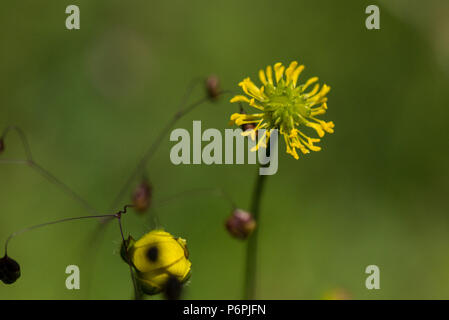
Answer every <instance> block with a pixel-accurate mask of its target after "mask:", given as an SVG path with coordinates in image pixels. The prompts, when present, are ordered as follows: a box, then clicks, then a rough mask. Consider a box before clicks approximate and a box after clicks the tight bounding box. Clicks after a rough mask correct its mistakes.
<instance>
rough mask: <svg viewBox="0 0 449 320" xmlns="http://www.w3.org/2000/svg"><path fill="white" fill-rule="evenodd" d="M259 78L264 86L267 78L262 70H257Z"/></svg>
mask: <svg viewBox="0 0 449 320" xmlns="http://www.w3.org/2000/svg"><path fill="white" fill-rule="evenodd" d="M259 79H260V82H262V83H263V84H264V85H265V86H266V85H267V78H266V77H265V72H264V71H263V70H259Z"/></svg>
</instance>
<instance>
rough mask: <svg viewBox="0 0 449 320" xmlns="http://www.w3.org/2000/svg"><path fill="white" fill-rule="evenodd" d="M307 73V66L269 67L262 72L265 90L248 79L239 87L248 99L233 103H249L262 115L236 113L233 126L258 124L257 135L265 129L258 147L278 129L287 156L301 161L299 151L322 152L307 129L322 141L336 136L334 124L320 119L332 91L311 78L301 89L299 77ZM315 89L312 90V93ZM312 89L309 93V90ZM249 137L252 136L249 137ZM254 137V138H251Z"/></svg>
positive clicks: (236, 98) (294, 63) (234, 100)
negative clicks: (329, 135) (305, 69)
mask: <svg viewBox="0 0 449 320" xmlns="http://www.w3.org/2000/svg"><path fill="white" fill-rule="evenodd" d="M303 70H304V66H303V65H298V63H297V62H296V61H293V62H292V63H290V65H289V66H288V68H285V67H284V66H283V65H282V63H276V64H275V65H274V66H273V68H272V67H271V66H268V67H267V68H266V69H265V70H260V71H259V79H260V81H261V82H262V86H261V87H260V88H259V87H257V86H256V85H255V84H254V83H253V82H252V81H251V79H250V78H245V79H244V80H243V81H242V82H240V83H239V86H240V87H241V88H242V90H243V92H244V93H245V94H246V95H236V96H235V97H233V98H232V99H231V103H234V102H245V103H247V104H249V105H250V106H251V107H253V108H255V109H258V110H259V112H257V113H253V114H243V113H234V114H233V115H231V123H233V124H236V125H238V126H242V125H246V124H255V125H256V127H255V128H254V129H253V130H254V131H253V132H255V131H257V130H259V129H265V130H266V131H265V133H264V135H263V136H261V137H259V139H258V143H257V145H256V146H255V147H254V148H253V149H252V151H255V150H258V149H259V147H266V145H267V142H268V139H269V138H270V130H272V129H278V130H279V132H280V133H281V134H282V135H283V136H284V140H285V143H286V146H287V153H289V154H291V155H292V156H293V157H294V158H295V159H298V158H299V156H298V153H297V152H296V149H297V148H298V149H299V150H301V152H302V153H304V154H306V153H309V152H310V150H312V151H320V150H321V148H320V147H318V146H315V145H314V144H315V143H316V142H319V141H320V139H319V138H311V137H309V136H308V135H306V133H304V132H303V131H304V129H306V128H307V127H308V128H311V129H313V130H314V131H316V133H317V134H318V136H319V137H320V138H321V137H323V136H324V134H325V132H327V133H333V132H334V123H333V122H332V121H330V122H325V121H323V120H320V119H317V118H316V116H318V115H321V114H324V113H325V112H326V110H327V97H326V95H327V93H328V92H329V90H330V87H329V86H328V85H326V84H324V85H323V86H322V87H321V88H320V85H319V84H317V83H316V82H317V81H318V78H317V77H313V78H310V79H309V80H307V81H306V82H305V83H304V84H301V85H297V82H298V77H299V75H300V74H301V72H302V71H303ZM312 85H313V87H312V89H309V88H310V87H311V86H312ZM307 89H309V90H307ZM246 134H248V133H246ZM251 136H252V137H254V134H252V135H251Z"/></svg>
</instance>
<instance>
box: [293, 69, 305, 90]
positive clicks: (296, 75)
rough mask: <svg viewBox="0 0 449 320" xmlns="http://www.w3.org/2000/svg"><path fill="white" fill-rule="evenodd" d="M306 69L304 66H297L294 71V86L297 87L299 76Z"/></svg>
mask: <svg viewBox="0 0 449 320" xmlns="http://www.w3.org/2000/svg"><path fill="white" fill-rule="evenodd" d="M303 70H304V66H303V65H300V66H299V67H298V68H296V70H295V71H293V73H292V83H293V86H294V87H296V83H297V82H298V77H299V75H300V74H301V72H302V71H303Z"/></svg>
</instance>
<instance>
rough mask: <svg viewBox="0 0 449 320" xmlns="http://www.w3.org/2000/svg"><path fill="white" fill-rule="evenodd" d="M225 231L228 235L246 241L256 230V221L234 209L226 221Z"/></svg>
mask: <svg viewBox="0 0 449 320" xmlns="http://www.w3.org/2000/svg"><path fill="white" fill-rule="evenodd" d="M225 225H226V229H227V230H228V232H229V234H230V235H231V236H233V237H235V238H238V239H246V238H248V236H249V235H250V234H251V233H252V232H253V231H254V229H255V228H256V220H254V218H253V216H252V214H251V213H249V212H247V211H244V210H241V209H235V210H234V211H233V212H232V214H231V216H230V217H229V218H228V219H227V220H226V224H225Z"/></svg>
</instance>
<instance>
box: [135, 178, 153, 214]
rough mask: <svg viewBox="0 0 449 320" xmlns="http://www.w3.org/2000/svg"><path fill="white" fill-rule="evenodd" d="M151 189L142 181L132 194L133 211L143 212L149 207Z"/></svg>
mask: <svg viewBox="0 0 449 320" xmlns="http://www.w3.org/2000/svg"><path fill="white" fill-rule="evenodd" d="M152 194H153V188H152V187H151V185H150V184H149V183H148V182H147V181H146V180H143V181H142V182H141V183H140V184H139V185H138V186H137V188H136V190H135V191H134V194H133V204H134V209H135V210H136V211H138V212H141V213H142V212H145V211H146V210H147V209H148V208H149V207H150V205H151V196H152Z"/></svg>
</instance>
